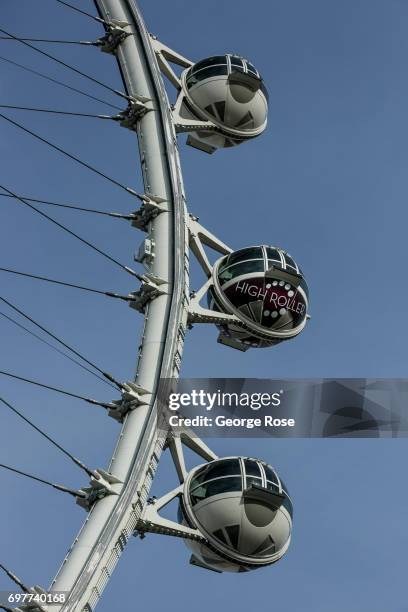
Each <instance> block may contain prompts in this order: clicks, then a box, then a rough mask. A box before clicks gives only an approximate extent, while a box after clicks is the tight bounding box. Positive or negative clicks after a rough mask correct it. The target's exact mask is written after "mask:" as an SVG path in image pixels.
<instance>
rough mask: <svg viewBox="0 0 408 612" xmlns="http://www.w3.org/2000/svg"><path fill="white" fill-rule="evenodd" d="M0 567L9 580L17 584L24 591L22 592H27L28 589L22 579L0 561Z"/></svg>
mask: <svg viewBox="0 0 408 612" xmlns="http://www.w3.org/2000/svg"><path fill="white" fill-rule="evenodd" d="M0 568H1V569H2V570H3V572H4V573H5V574H7V576H8V577H9V578H10V580H12V581H13V582H14V583H15V584H16V585H17V586H19V587H20V589H21V590H22V591H24V593H29V591H30V589H29V588H28V587H27V586H26V585H25V584H24V582H22V580H20V578H19V577H18V576H16V575H15V574H13V572H11V571H10V570H9V569H7V567H5V566H4V565H3V564H2V563H0Z"/></svg>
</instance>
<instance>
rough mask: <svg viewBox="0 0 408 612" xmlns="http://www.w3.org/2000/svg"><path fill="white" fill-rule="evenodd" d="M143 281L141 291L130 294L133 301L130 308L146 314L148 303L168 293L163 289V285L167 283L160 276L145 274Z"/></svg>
mask: <svg viewBox="0 0 408 612" xmlns="http://www.w3.org/2000/svg"><path fill="white" fill-rule="evenodd" d="M142 279H143V280H142V284H141V286H140V289H138V291H135V292H133V293H130V297H131V298H132V299H131V301H130V302H129V306H130V307H131V308H134V309H135V310H137V311H138V312H140V313H142V314H144V312H145V307H146V304H147V303H148V302H150V301H151V300H154V299H155V298H156V297H158V296H159V295H165V294H166V293H167V292H166V291H165V290H164V289H162V288H161V285H166V284H167V281H165V280H163V279H162V278H159V277H158V276H154V274H144V275H143V276H142Z"/></svg>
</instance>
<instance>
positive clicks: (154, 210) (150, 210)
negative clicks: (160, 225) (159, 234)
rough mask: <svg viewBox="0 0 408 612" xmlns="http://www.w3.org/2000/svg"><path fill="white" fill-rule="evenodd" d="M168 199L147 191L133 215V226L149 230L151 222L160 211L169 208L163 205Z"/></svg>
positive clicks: (145, 230)
mask: <svg viewBox="0 0 408 612" xmlns="http://www.w3.org/2000/svg"><path fill="white" fill-rule="evenodd" d="M166 201H167V200H165V199H164V198H160V197H159V196H154V195H151V194H150V193H146V194H145V199H144V200H143V203H142V205H141V207H140V208H139V210H137V211H135V212H134V213H133V214H132V215H131V217H132V226H133V227H137V228H138V229H140V230H142V231H144V232H147V231H148V224H149V222H150V221H151V220H152V219H154V218H155V217H157V215H160V213H162V212H166V211H167V208H166V207H165V206H162V204H163V203H164V202H166Z"/></svg>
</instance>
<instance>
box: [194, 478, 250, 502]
mask: <svg viewBox="0 0 408 612" xmlns="http://www.w3.org/2000/svg"><path fill="white" fill-rule="evenodd" d="M241 490H242V481H241V476H229V477H227V478H219V479H218V480H211V481H210V482H205V483H204V484H202V485H200V486H199V487H197V488H196V489H195V490H194V491H192V492H191V503H192V504H193V505H194V504H197V503H198V502H200V501H202V500H203V499H207V498H208V497H212V496H213V495H219V494H221V493H230V492H232V491H241Z"/></svg>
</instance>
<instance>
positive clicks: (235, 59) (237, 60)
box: [230, 55, 242, 68]
mask: <svg viewBox="0 0 408 612" xmlns="http://www.w3.org/2000/svg"><path fill="white" fill-rule="evenodd" d="M230 59H231V66H239V67H240V68H242V59H241V58H240V57H234V56H233V55H231V58H230Z"/></svg>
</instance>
